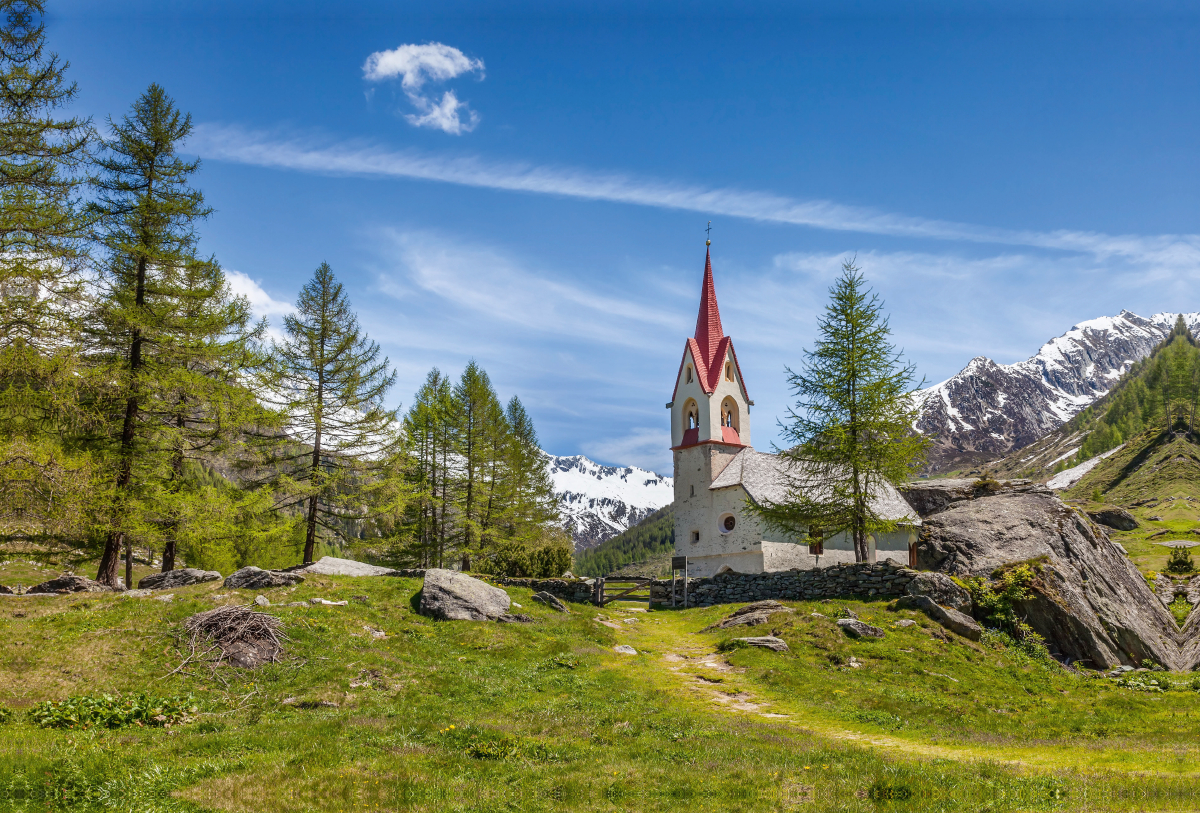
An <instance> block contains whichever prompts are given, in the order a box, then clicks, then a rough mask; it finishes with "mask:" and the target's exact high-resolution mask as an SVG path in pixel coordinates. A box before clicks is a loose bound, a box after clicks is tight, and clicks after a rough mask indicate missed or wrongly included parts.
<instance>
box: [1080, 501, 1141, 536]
mask: <svg viewBox="0 0 1200 813" xmlns="http://www.w3.org/2000/svg"><path fill="white" fill-rule="evenodd" d="M1087 515H1088V516H1089V517H1091V518H1092V521H1093V522H1098V523H1100V524H1101V525H1105V526H1107V527H1109V528H1113V529H1114V530H1118V531H1133V530H1136V529H1137V527H1138V521H1137V520H1136V519H1135V518H1134V516H1133V514H1131V513H1129V512H1128V511H1126V510H1125V509H1124V508H1117V507H1115V506H1114V507H1113V508H1101V509H1100V510H1099V511H1088V512H1087Z"/></svg>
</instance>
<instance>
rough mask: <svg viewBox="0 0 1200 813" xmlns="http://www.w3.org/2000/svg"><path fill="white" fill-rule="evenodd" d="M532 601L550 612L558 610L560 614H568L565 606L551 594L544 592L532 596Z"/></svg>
mask: <svg viewBox="0 0 1200 813" xmlns="http://www.w3.org/2000/svg"><path fill="white" fill-rule="evenodd" d="M533 600H534V601H536V602H538V603H539V604H545V605H546V606H547V607H549V608H550V609H551V610H558V612H560V613H568V612H570V610H568V609H567V605H565V604H563V603H562V601H561V600H560V599H559V598H558V596H556V595H554V594H553V593H547V592H546V591H545V590H542V591H541V592H538V593H534V594H533Z"/></svg>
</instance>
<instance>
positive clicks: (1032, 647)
mask: <svg viewBox="0 0 1200 813" xmlns="http://www.w3.org/2000/svg"><path fill="white" fill-rule="evenodd" d="M1017 634H1018V635H1019V636H1020V637H1014V636H1013V635H1010V634H1009V633H1007V632H1005V631H1003V630H1000V629H984V631H983V635H982V636H981V638H980V642H981V643H982V644H983V645H984V646H987V647H990V648H992V649H997V650H1008V651H1010V652H1016V653H1019V654H1020V655H1021V656H1023V657H1024V658H1027V659H1028V660H1030V661H1033V662H1037V663H1041V664H1045V665H1051V664H1057V661H1055V660H1054V657H1053V656H1052V655H1051V654H1050V650H1049V649H1048V648H1047V647H1046V639H1045V638H1043V637H1042V636H1041V635H1038V634H1037V633H1036V632H1034V631H1033V630H1032V629H1030V627H1029V625H1027V624H1025V623H1024V622H1020V621H1019V622H1017Z"/></svg>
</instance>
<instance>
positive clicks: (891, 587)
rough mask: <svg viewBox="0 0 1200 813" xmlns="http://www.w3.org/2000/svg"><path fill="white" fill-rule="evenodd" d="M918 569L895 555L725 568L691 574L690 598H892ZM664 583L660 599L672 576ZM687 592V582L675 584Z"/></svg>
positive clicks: (705, 602) (703, 601) (706, 602)
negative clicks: (765, 569)
mask: <svg viewBox="0 0 1200 813" xmlns="http://www.w3.org/2000/svg"><path fill="white" fill-rule="evenodd" d="M916 575H917V572H916V571H915V570H911V569H909V568H907V567H902V566H900V565H897V564H895V563H894V562H891V561H883V562H875V563H871V562H862V563H858V564H845V565H834V566H832V567H823V568H819V569H815V570H781V571H777V572H774V573H722V574H719V575H716V576H712V577H711V578H707V579H689V580H688V603H689V604H694V605H696V606H699V607H710V606H712V605H713V604H735V603H741V602H746V601H762V600H763V599H768V598H773V599H782V600H785V601H801V600H805V599H808V600H811V599H820V598H842V597H847V598H848V597H850V596H855V597H862V598H875V597H878V598H894V597H896V596H902V595H904V588H905V587H907V586H908V583H909V582H910V581H912V580H913V577H914V576H916ZM657 584H661V585H663V589H662V600H665V601H669V600H670V592H671V590H670V584H671V582H670V581H659V582H656V585H657ZM676 594H677V595H678V597H679V598H680V599H682V597H683V588H682V586H681V585H680V584H677V585H676Z"/></svg>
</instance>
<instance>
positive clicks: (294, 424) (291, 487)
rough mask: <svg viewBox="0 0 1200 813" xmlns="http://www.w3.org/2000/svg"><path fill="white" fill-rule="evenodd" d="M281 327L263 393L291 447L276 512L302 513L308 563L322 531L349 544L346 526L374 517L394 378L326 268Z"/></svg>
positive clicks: (388, 445)
mask: <svg viewBox="0 0 1200 813" xmlns="http://www.w3.org/2000/svg"><path fill="white" fill-rule="evenodd" d="M283 329H284V334H285V335H284V338H283V340H282V341H281V342H278V343H275V345H274V351H275V357H276V361H275V364H276V368H275V375H274V378H273V380H272V381H271V382H270V384H269V385H268V386H267V387H266V390H267V391H268V392H271V393H274V395H269V396H267V400H269V401H273V402H274V406H276V407H277V409H278V410H279V411H280V412H281V413H282V414H283V415H284V417H285V420H286V422H287V435H288V438H289V441H290V442H288V443H286V444H283V445H282V446H281V447H280V448H279V450H278V451H277V452H276V454H275V459H274V461H273V462H272V465H273V466H274V467H275V468H276V469H277V470H278V471H279V472H280V474H281V476H280V477H279V478H277V480H276V485H277V486H278V487H279V493H280V494H281V495H282V499H281V500H280V502H279V503H278V508H279V509H280V510H289V509H293V508H298V509H299V510H300V511H301V512H302V514H303V523H304V561H305V562H306V563H308V562H312V561H313V554H314V553H315V551H316V545H317V541H318V537H319V535H320V532H321V531H322V530H324V531H325V532H326V533H327V534H329V535H331V536H334V537H338V538H342V539H344V538H346V535H347V531H346V529H347V527H348V525H350V524H353V523H355V522H358V521H361V520H365V519H367V518H368V517H369V516H370V514H371V507H370V506H369V505H367V504H366V501H365V496H366V495H365V493H364V492H365V491H366V489H367V487H368V486H369V485H371V484H372V481H373V480H374V479H375V478H381V477H387V476H389V466H388V462H389V461H390V460H391V459H392V457H393V455H394V452H395V449H396V444H397V443H398V441H399V436H398V431H397V430H398V428H399V427H398V425H397V417H396V410H395V409H389V408H388V407H387V406H386V405H385V404H384V398H385V396H386V395H387V392H388V390H389V389H391V387H392V385H393V384H394V383H395V381H396V372H395V370H392V369H390V363H389V362H388V360H387V358H386V357H384V358H382V359H381V358H380V351H379V345H378V344H376V343H375V342H373V341H371V340H370V339H369V338H368V337H367V336H366V334H365V333H363V331H362V329H361V328H360V327H359V324H358V317H357V316H356V315H355V313H354V311H353V310H352V309H351V307H350V301H349V299H348V298H347V296H346V292H345V290H344V289H343V287H342V284H341V283H340V282H338V281H337V279H335V278H334V275H333V270H332V269H331V268H330V267H329V264H328V263H321V265H320V266H319V267H318V268H317V270H316V273H315V274H314V275H313V278H312V279H311V280H309V282H308V283H307V284H305V286H304V288H303V289H302V290H301V292H300V297H299V299H298V300H297V302H296V312H295V313H294V314H289V315H288V316H286V317H284V322H283Z"/></svg>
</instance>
